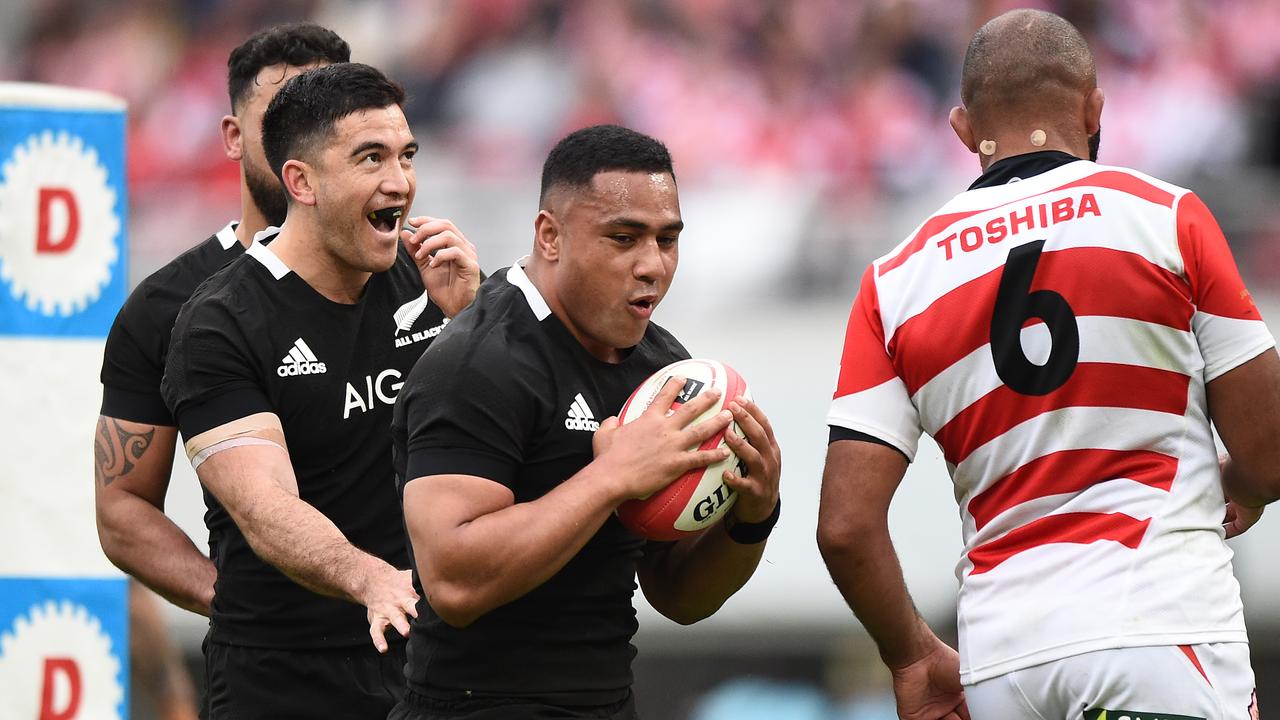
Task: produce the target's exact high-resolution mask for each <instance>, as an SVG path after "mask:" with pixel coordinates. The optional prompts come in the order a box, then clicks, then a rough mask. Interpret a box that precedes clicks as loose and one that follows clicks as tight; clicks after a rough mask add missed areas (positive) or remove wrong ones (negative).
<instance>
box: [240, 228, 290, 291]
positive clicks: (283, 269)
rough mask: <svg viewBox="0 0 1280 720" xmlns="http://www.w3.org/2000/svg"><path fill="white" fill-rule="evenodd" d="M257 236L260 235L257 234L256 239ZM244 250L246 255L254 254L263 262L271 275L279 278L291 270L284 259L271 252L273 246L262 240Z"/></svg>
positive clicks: (255, 257)
mask: <svg viewBox="0 0 1280 720" xmlns="http://www.w3.org/2000/svg"><path fill="white" fill-rule="evenodd" d="M257 238H258V236H256V235H255V236H254V240H257ZM244 252H245V254H246V255H250V256H252V257H253V259H254V260H257V261H258V262H260V263H262V266H263V267H265V268H266V269H267V270H268V271H269V272H270V273H271V277H273V278H275V279H277V280H279V279H280V278H282V277H284V276H285V275H288V274H289V273H290V272H291V271H290V270H289V266H288V265H285V264H284V261H283V260H281V259H280V258H278V257H276V254H275V253H273V252H271V248H269V247H267V246H266V245H263V244H262V243H260V242H254V243H253V244H252V245H250V246H249V249H248V250H245V251H244Z"/></svg>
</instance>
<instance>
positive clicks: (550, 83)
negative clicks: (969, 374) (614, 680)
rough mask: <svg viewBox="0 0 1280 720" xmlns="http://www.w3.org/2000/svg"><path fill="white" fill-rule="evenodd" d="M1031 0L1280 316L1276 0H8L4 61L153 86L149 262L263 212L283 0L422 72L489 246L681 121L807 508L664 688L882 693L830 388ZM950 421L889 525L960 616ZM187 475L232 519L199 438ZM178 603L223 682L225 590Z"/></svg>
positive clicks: (417, 118) (708, 239)
mask: <svg viewBox="0 0 1280 720" xmlns="http://www.w3.org/2000/svg"><path fill="white" fill-rule="evenodd" d="M1015 5H1023V6H1025V5H1033V6H1039V7H1044V8H1047V9H1052V10H1056V11H1058V12H1060V13H1062V14H1064V15H1066V16H1067V17H1068V18H1069V19H1071V20H1072V21H1074V22H1075V23H1076V24H1077V25H1078V26H1079V27H1080V28H1081V29H1082V30H1083V31H1084V32H1085V34H1086V36H1087V37H1088V38H1089V40H1090V42H1091V45H1092V46H1093V48H1094V52H1095V53H1096V55H1097V58H1098V65H1099V78H1100V84H1101V85H1102V87H1103V88H1104V89H1105V90H1106V91H1107V93H1108V95H1107V97H1108V102H1107V108H1106V112H1105V114H1104V123H1103V128H1104V131H1103V142H1102V154H1101V160H1102V161H1104V162H1108V163H1115V164H1121V165H1128V166H1131V167H1134V168H1137V169H1139V170H1143V171H1146V172H1149V173H1151V174H1154V175H1157V176H1159V177H1162V178H1164V179H1167V180H1170V181H1173V182H1176V183H1179V184H1182V185H1185V186H1188V187H1191V188H1193V189H1194V190H1196V191H1197V192H1198V193H1199V194H1200V195H1201V196H1202V197H1203V198H1204V199H1205V201H1206V202H1207V203H1208V205H1209V206H1210V207H1211V208H1212V209H1213V210H1214V211H1215V213H1216V214H1217V215H1218V218H1219V220H1220V221H1221V223H1222V225H1223V226H1224V228H1225V230H1226V231H1227V235H1228V237H1229V238H1230V239H1231V241H1232V245H1233V248H1234V251H1235V253H1236V257H1237V260H1238V261H1239V263H1240V265H1241V267H1242V269H1243V271H1244V273H1245V275H1246V279H1247V280H1248V281H1249V283H1250V286H1251V288H1252V289H1253V290H1254V293H1255V295H1257V296H1258V297H1259V299H1260V300H1261V303H1262V305H1263V311H1264V316H1265V317H1267V318H1270V320H1271V325H1272V328H1273V331H1276V330H1280V325H1278V324H1277V320H1276V318H1280V242H1277V239H1278V238H1280V204H1278V203H1276V202H1275V201H1274V198H1275V197H1276V196H1277V193H1278V192H1280V39H1277V38H1280V2H1278V1H1276V0H1220V1H1217V2H1214V1H1210V0H1134V1H1125V2H1121V1H1119V0H1116V1H1114V2H1107V1H1104V0H1063V1H1061V2H1038V3H1036V2H1022V3H1010V2H1002V1H993V0H986V1H974V2H950V1H947V0H916V1H904V0H866V1H861V2H855V1H853V0H796V1H795V2H786V1H783V0H776V1H769V0H635V1H630V2H627V1H623V0H579V1H577V2H572V1H563V2H551V1H540V0H474V1H471V2H463V1H458V2H449V1H445V0H419V1H411V0H385V1H382V2H374V1H365V2H342V1H339V0H329V1H325V0H226V1H219V0H133V1H131V2H128V3H120V2H108V1H106V0H6V2H5V3H3V4H2V5H0V80H25V81H36V82H47V83H56V84H63V85H72V86H77V87H89V88H93V89H99V90H106V91H109V92H111V93H114V94H116V95H119V96H121V97H123V98H124V99H126V100H127V101H128V103H129V125H128V179H129V185H130V198H131V201H132V202H131V207H130V214H129V222H130V228H129V234H130V238H131V245H132V250H131V252H132V254H131V267H130V273H129V279H130V284H131V285H132V284H135V283H136V282H138V281H139V280H141V279H142V278H143V277H145V276H146V275H147V274H148V273H150V272H151V271H152V270H154V269H155V268H157V267H159V266H160V265H162V264H163V263H165V262H167V261H168V260H169V259H170V258H172V257H173V256H174V255H176V254H177V253H178V252H180V251H182V250H183V249H185V248H187V247H190V246H191V245H193V244H195V243H196V242H198V241H200V240H201V239H203V238H205V237H207V236H208V235H209V234H210V233H211V232H212V231H214V230H216V229H217V228H219V227H221V226H222V225H224V224H225V223H226V222H227V220H229V219H232V218H234V217H236V216H237V215H238V212H239V204H238V196H237V188H238V175H237V168H236V166H235V165H234V164H233V163H230V162H228V161H227V160H226V159H225V158H224V157H223V155H222V150H221V145H220V141H219V137H218V134H217V123H218V119H219V118H220V117H221V116H222V115H223V114H224V113H225V112H227V98H226V83H225V61H226V56H227V53H228V52H229V50H230V49H231V48H232V47H234V46H235V45H236V44H238V43H239V42H240V41H242V40H243V39H244V38H245V37H246V36H247V35H248V34H249V33H250V32H252V31H254V30H256V29H258V28H260V27H263V26H265V25H269V24H273V23H276V22H283V21H292V20H298V19H311V20H315V21H317V22H320V23H322V24H324V25H327V26H329V27H331V28H333V29H334V30H336V31H338V32H339V33H340V34H341V35H342V36H343V37H345V38H346V39H347V40H348V41H349V42H350V43H351V45H352V48H353V59H355V60H358V61H362V62H367V63H370V64H373V65H376V66H378V67H380V68H382V69H384V70H386V71H387V72H388V73H389V74H390V75H391V76H393V77H394V78H396V79H397V80H399V81H400V82H402V83H403V84H404V85H405V86H406V88H407V89H408V90H409V92H410V93H411V95H412V100H411V103H410V105H409V107H408V108H407V111H408V115H409V117H410V120H411V122H412V124H413V126H414V129H415V132H416V133H417V135H418V138H419V140H420V141H421V142H422V143H423V150H422V152H421V153H420V154H419V156H418V161H417V168H418V182H419V190H418V199H417V203H416V207H415V210H416V211H417V212H421V213H427V214H436V215H442V216H447V217H450V218H452V219H453V220H454V221H455V222H456V223H457V224H458V226H459V227H461V228H462V229H463V231H464V232H465V233H466V234H467V235H468V237H469V238H470V239H471V240H472V241H473V242H474V243H475V244H476V245H477V246H478V248H479V250H480V253H481V260H482V263H483V265H484V267H485V268H486V269H489V270H493V269H496V268H498V267H501V266H505V265H507V264H509V263H510V262H511V261H512V260H514V259H515V258H516V257H518V256H519V255H521V254H524V253H525V252H527V248H528V246H529V242H530V237H531V234H530V230H531V220H532V217H533V214H534V212H535V203H536V195H537V180H538V169H539V165H540V162H541V160H542V158H543V157H544V155H545V153H546V151H547V149H548V148H549V147H550V145H551V144H552V143H553V142H554V141H555V140H556V139H557V138H558V137H559V136H560V135H562V134H563V133H564V132H566V131H567V130H570V129H572V128H574V127H578V126H581V125H584V124H590V123H594V122H604V121H611V122H621V123H623V124H627V125H630V126H632V127H635V128H637V129H639V130H642V131H644V132H648V133H650V134H653V135H655V136H656V137H658V138H660V139H662V140H663V141H665V142H666V143H667V144H668V145H669V147H670V148H671V150H672V154H673V156H674V159H675V162H676V171H677V174H678V177H679V181H680V185H681V191H682V192H681V195H682V200H683V210H684V215H685V221H686V223H687V225H688V230H687V231H686V232H685V234H684V236H683V240H682V242H681V246H682V256H683V257H682V263H681V268H680V271H679V273H678V276H677V281H676V283H675V285H674V288H673V290H672V292H671V294H670V295H669V296H668V299H667V300H666V302H665V303H664V305H663V307H662V308H661V309H660V310H659V311H658V314H657V320H658V322H660V323H661V324H663V325H665V326H667V327H668V328H670V329H672V330H674V331H675V332H676V333H677V335H678V336H679V337H681V338H682V339H683V340H684V342H685V344H686V345H687V346H688V347H689V348H690V349H691V350H692V351H693V352H694V354H696V355H708V356H714V357H718V358H721V359H723V360H725V361H727V362H729V363H731V364H733V365H735V366H736V367H738V369H739V370H740V371H741V372H742V373H743V374H744V376H745V377H746V378H747V379H748V380H749V381H750V382H751V384H752V389H753V392H754V393H755V394H756V396H757V398H759V400H760V401H761V403H762V404H763V406H764V407H765V408H766V410H767V411H768V412H769V413H770V416H771V417H772V419H773V421H774V424H775V426H776V427H777V428H778V434H779V438H780V441H781V443H782V447H783V451H784V475H783V486H784V493H785V494H786V496H787V508H786V513H785V514H784V515H783V519H782V522H781V523H780V524H779V527H778V530H777V532H776V533H775V536H774V539H773V540H772V541H771V542H770V545H769V549H768V552H767V554H766V557H765V563H764V564H763V565H762V567H761V569H760V571H759V572H758V573H757V576H756V577H755V578H754V579H753V580H752V581H751V583H750V584H749V585H748V587H747V588H746V589H745V590H744V591H743V592H742V593H740V594H739V596H737V597H735V598H734V599H732V600H731V601H730V602H729V603H728V605H727V606H726V607H725V608H724V610H722V611H721V613H720V614H719V615H717V616H716V617H714V618H712V619H711V620H709V621H706V622H704V623H701V624H699V625H698V626H694V627H692V628H680V627H677V626H675V625H673V624H671V623H669V622H667V621H666V620H664V619H662V618H660V617H658V616H657V615H656V614H655V613H653V612H652V611H650V610H648V609H647V608H644V607H642V608H641V616H642V617H641V625H642V629H641V633H640V635H639V636H638V638H637V645H638V646H639V647H640V657H639V660H638V662H637V666H636V668H637V692H638V693H639V698H640V703H641V704H640V707H641V710H642V712H644V713H645V716H646V717H651V718H679V717H694V718H698V719H699V720H718V719H719V718H724V717H734V718H739V719H741V720H749V719H750V718H757V717H759V718H844V719H848V720H854V719H856V720H876V719H878V718H889V717H893V714H892V711H891V700H890V698H889V696H888V695H887V673H886V671H884V670H883V668H881V667H880V666H879V664H878V662H877V661H876V659H875V654H874V649H873V648H872V647H871V646H870V644H869V642H868V641H867V640H866V638H865V636H864V635H863V634H862V631H861V629H860V626H858V624H857V623H856V622H855V621H854V620H853V619H852V618H851V616H850V615H849V613H848V611H847V610H846V609H845V608H844V606H843V604H842V602H841V601H840V598H839V596H838V595H837V593H836V592H835V590H834V588H833V587H832V586H831V583H830V581H829V580H828V578H827V575H826V572H825V570H824V569H823V567H822V563H821V560H820V559H819V557H818V553H817V551H816V547H815V546H814V543H813V531H814V526H815V522H816V520H815V515H816V507H817V488H818V481H819V477H820V473H821V463H822V457H823V452H824V448H825V438H826V428H825V425H824V422H823V417H824V414H825V410H826V404H827V402H828V399H829V397H830V392H831V389H832V387H833V383H834V378H835V371H836V363H837V360H838V354H839V348H840V342H841V335H842V331H843V325H844V319H845V314H846V313H847V312H848V306H849V302H850V300H851V298H852V293H853V290H854V288H855V282H856V279H857V276H858V273H859V271H860V270H861V268H862V267H863V266H864V265H865V264H866V263H867V262H868V261H870V260H871V259H872V258H873V257H875V256H877V255H879V254H881V253H883V252H884V251H886V250H887V249H888V248H890V247H891V246H893V245H894V244H896V243H897V242H898V240H899V239H900V238H901V237H902V236H904V235H905V233H907V232H908V231H909V230H910V229H911V228H912V227H913V226H914V225H915V224H916V223H917V222H918V221H919V220H920V219H921V218H922V217H924V216H925V215H926V214H927V213H929V212H930V211H932V210H933V209H934V208H935V207H936V206H937V205H938V204H940V203H941V202H942V201H943V200H945V199H946V198H948V197H950V196H951V195H952V194H954V193H955V192H957V191H959V190H961V189H963V188H964V187H966V186H967V184H968V183H969V182H970V181H971V179H972V178H973V176H975V175H976V173H977V164H976V160H975V158H974V157H973V156H972V155H969V154H968V153H967V152H965V151H964V150H963V148H962V147H961V146H960V145H959V143H957V142H956V141H955V140H954V138H953V136H952V135H951V132H950V129H949V128H948V127H947V123H946V112H947V110H948V109H949V108H950V107H951V105H953V104H955V103H956V102H957V91H956V87H957V83H958V71H959V65H960V58H961V57H962V55H963V51H964V46H965V43H966V42H967V39H968V37H969V36H970V34H971V33H972V31H973V30H974V29H975V28H976V27H977V25H978V24H980V23H981V22H982V21H983V20H985V19H986V18H989V17H991V16H993V15H995V14H997V13H999V12H1001V11H1003V10H1005V9H1008V8H1010V7H1013V6H1015ZM85 372H96V369H89V368H86V369H85ZM4 422H16V420H14V419H10V420H6V421H4ZM929 445H930V444H929V443H926V448H925V449H924V450H922V453H921V458H920V460H919V461H918V462H917V463H916V464H915V465H914V466H913V468H912V470H911V472H910V474H909V476H908V481H907V483H906V484H905V485H904V488H903V490H902V491H901V492H900V494H899V497H898V500H897V502H896V503H895V506H894V509H893V514H892V518H891V526H892V530H893V533H894V536H895V538H896V540H897V542H898V547H899V549H900V552H901V555H902V562H903V566H904V570H905V572H906V575H907V579H908V582H909V584H910V586H911V588H912V591H913V593H914V594H915V597H916V599H917V602H918V603H919V605H920V608H921V610H922V612H923V613H924V614H925V615H926V616H927V617H928V618H929V619H930V620H931V621H932V622H933V623H934V625H935V626H936V627H939V628H942V629H944V630H945V629H946V628H947V627H948V626H949V625H951V624H953V621H952V620H951V617H952V611H953V606H952V597H953V595H954V591H955V579H954V576H953V575H952V564H953V562H954V560H955V558H956V557H957V554H958V552H959V547H960V545H959V540H958V537H959V527H958V520H957V515H956V510H955V507H954V503H953V501H952V499H951V495H950V487H949V483H948V481H947V478H946V475H945V470H944V467H943V464H942V461H941V458H940V456H939V455H938V453H937V452H936V450H932V448H930V447H928V446H929ZM85 452H86V453H88V452H89V448H88V447H86V448H85ZM179 465H181V463H179ZM85 482H86V483H88V482H91V479H90V478H87V477H86V478H85ZM169 506H170V511H171V512H172V513H173V514H174V515H175V516H176V517H177V518H178V519H179V521H180V523H181V524H182V525H183V526H184V527H185V528H187V529H188V530H189V531H190V532H191V533H192V535H193V536H194V537H196V539H197V541H198V542H203V541H204V532H203V527H202V525H201V522H200V513H201V511H202V506H201V502H200V499H199V492H198V488H197V487H196V481H195V479H194V475H193V474H192V473H191V472H190V470H189V469H186V468H185V467H180V468H179V469H178V470H177V472H176V477H175V480H174V482H173V487H172V489H171V491H170V498H169ZM1278 542H1280V519H1277V518H1274V517H1269V518H1264V519H1263V521H1262V523H1261V525H1260V526H1258V527H1256V528H1255V529H1253V530H1252V531H1250V533H1249V534H1247V535H1246V536H1244V537H1242V538H1240V539H1239V540H1235V541H1233V542H1232V546H1233V547H1234V549H1235V550H1236V552H1237V564H1236V569H1237V575H1238V577H1239V578H1240V581H1241V584H1242V586H1243V590H1244V596H1245V604H1246V614H1247V617H1248V621H1249V628H1250V635H1251V638H1252V642H1253V654H1254V660H1255V667H1256V668H1257V671H1258V685H1259V695H1260V699H1261V701H1262V707H1263V708H1267V709H1268V710H1271V711H1273V712H1274V711H1275V708H1280V603H1278V602H1277V601H1276V599H1275V598H1277V597H1280V574H1278V573H1276V572H1275V571H1274V568H1275V560H1274V548H1275V547H1276V546H1277V543H1278ZM1151 591H1152V592H1159V591H1160V589H1159V588H1152V590H1151ZM169 618H170V620H171V622H172V624H173V628H174V631H175V633H176V635H177V637H178V639H179V641H180V642H181V643H182V645H183V647H184V649H185V651H186V653H187V655H188V657H189V659H190V662H191V664H192V667H193V669H195V670H196V673H195V677H196V679H197V682H199V678H200V677H201V676H200V673H199V672H198V671H199V663H200V655H199V641H200V638H201V637H202V634H203V622H202V619H201V618H198V617H195V616H192V615H190V614H186V613H184V612H183V611H180V610H176V609H172V608H171V609H170V613H169ZM951 632H953V631H951ZM135 698H136V693H135ZM886 703H889V704H886ZM137 716H138V717H143V716H145V715H143V714H139V715H137Z"/></svg>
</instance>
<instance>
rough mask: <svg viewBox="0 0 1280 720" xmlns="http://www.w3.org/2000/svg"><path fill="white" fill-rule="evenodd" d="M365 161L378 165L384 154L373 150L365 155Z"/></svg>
mask: <svg viewBox="0 0 1280 720" xmlns="http://www.w3.org/2000/svg"><path fill="white" fill-rule="evenodd" d="M364 162H367V163H369V164H371V165H377V164H378V163H380V162H382V156H381V155H379V154H378V153H376V152H371V153H369V154H367V155H365V156H364Z"/></svg>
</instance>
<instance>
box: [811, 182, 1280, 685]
mask: <svg viewBox="0 0 1280 720" xmlns="http://www.w3.org/2000/svg"><path fill="white" fill-rule="evenodd" d="M1274 345H1275V341H1274V339H1273V338H1272V337H1271V335H1270V333H1269V332H1268V331H1267V328H1266V326H1265V325H1263V323H1262V320H1261V318H1260V316H1259V314H1258V311H1257V309H1256V308H1255V306H1254V304H1253V301H1252V299H1251V298H1250V296H1249V294H1248V292H1247V291H1246V290H1245V287H1244V283H1243V282H1242V281H1241V279H1240V274H1239V271H1238V270H1237V268H1236V265H1235V261H1234V260H1233V259H1232V257H1231V253H1230V251H1229V249H1228V247H1227V243H1226V240H1225V238H1224V237H1223V235H1222V232H1221V230H1220V229H1219V228H1218V225H1217V223H1216V222H1215V220H1214V218H1213V216H1212V215H1211V214H1210V212H1209V210H1208V209H1207V208H1206V207H1205V205H1204V204H1203V203H1202V202H1201V201H1200V200H1199V199H1198V198H1197V197H1196V196H1195V195H1193V194H1192V193H1190V192H1189V191H1187V190H1185V189H1183V188H1179V187H1176V186H1173V185H1170V184H1169V183H1166V182H1162V181H1160V180H1156V179H1154V178H1151V177H1148V176H1146V175H1143V174H1141V173H1138V172H1135V171H1132V170H1127V169H1123V168H1116V167H1105V166H1100V165H1096V164H1094V163H1091V162H1087V161H1084V160H1078V161H1074V162H1067V163H1066V164H1062V165H1059V166H1057V167H1055V168H1053V169H1051V170H1049V171H1047V172H1043V173H1041V174H1039V175H1035V176H1033V177H1029V178H1025V179H1021V180H1018V181H1015V182H1009V183H1008V184H1004V185H997V186H992V187H981V188H978V189H972V190H969V191H967V192H964V193H961V194H960V195H958V196H956V197H955V198H954V199H952V200H951V201H950V202H949V203H947V204H946V205H945V206H943V207H942V208H941V209H940V210H939V211H938V212H937V213H936V214H935V215H934V216H933V217H930V218H929V219H928V220H926V221H925V222H924V223H923V224H922V225H921V226H920V227H919V228H918V229H917V230H916V231H915V232H913V233H912V234H911V236H910V237H908V238H907V239H906V241H904V242H903V243H902V244H901V245H899V246H898V247H897V248H896V249H894V250H893V251H892V252H891V253H889V254H888V255H885V256H884V257H882V258H880V259H879V260H877V261H875V262H874V263H873V264H872V265H871V267H870V268H869V269H868V270H867V271H866V274H865V275H864V276H863V278H862V285H861V288H860V289H859V291H858V296H857V299H856V301H855V302H854V305H853V311H852V313H851V315H850V318H849V325H848V330H847V334H846V338H845V346H844V354H843V358H842V360H841V366H840V379H839V383H838V387H837V389H836V392H835V399H834V401H833V402H832V405H831V410H830V414H829V416H828V422H829V423H830V424H831V425H832V426H834V427H837V428H847V429H850V430H854V431H857V432H861V433H865V434H868V435H871V436H874V437H875V438H878V439H881V440H883V441H885V442H887V443H889V444H891V445H893V446H894V447H896V448H898V449H900V450H901V451H902V452H903V453H905V454H906V455H907V457H908V458H914V455H915V452H916V444H917V442H918V440H919V437H920V434H921V432H922V431H923V432H927V433H928V434H929V435H931V436H932V437H933V438H934V439H935V440H936V441H937V442H938V444H939V446H940V447H941V449H942V452H943V455H944V456H945V458H946V461H947V467H948V469H949V471H950V473H951V477H952V480H953V481H954V484H955V495H956V498H957V500H958V502H959V505H960V511H961V517H962V520H963V527H964V531H963V532H964V554H963V556H962V557H961V558H960V561H959V563H958V566H957V570H956V572H957V577H958V578H959V580H960V596H959V608H958V613H959V630H960V657H961V676H962V680H963V681H964V682H965V683H973V682H977V681H980V680H983V679H986V678H990V677H994V676H997V675H1001V674H1004V673H1006V672H1010V671H1012V670H1015V669H1019V668H1023V667H1028V666H1031V665H1036V664H1039V663H1043V662H1047V661H1050V660H1054V659H1057V658H1061V657H1067V656H1070V655H1075V654H1078V653H1083V652H1090V651H1093V650H1099V649H1104V648H1115V647H1132V646H1144V645H1160V644H1193V643H1211V642H1235V641H1239V642H1244V641H1246V636H1245V629H1244V621H1243V615H1242V610H1241V604H1240V592H1239V587H1238V585H1237V583H1236V580H1235V578H1234V576H1233V575H1232V569H1231V551H1230V549H1228V547H1227V546H1226V544H1225V542H1224V541H1223V532H1222V524H1221V523H1222V517H1223V495H1222V489H1221V484H1220V483H1221V478H1220V474H1219V469H1218V462H1217V452H1216V450H1215V448H1214V442H1213V436H1212V432H1211V430H1210V423H1209V417H1208V413H1207V408H1206V399H1205V383H1207V382H1209V381H1211V380H1213V379H1214V378H1216V377H1218V376H1219V375H1221V374H1223V373H1225V372H1227V371H1228V370H1231V369H1232V368H1234V367H1236V366H1238V365H1240V364H1242V363H1244V362H1245V361H1247V360H1250V359H1252V358H1254V357H1256V356H1258V355H1259V354H1260V353H1262V352H1263V351H1265V350H1266V349H1268V348H1270V347H1273V346H1274Z"/></svg>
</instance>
